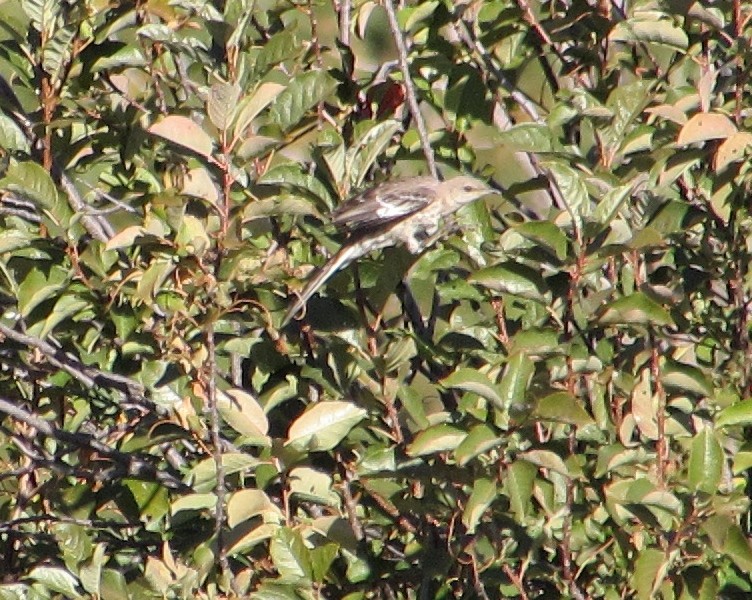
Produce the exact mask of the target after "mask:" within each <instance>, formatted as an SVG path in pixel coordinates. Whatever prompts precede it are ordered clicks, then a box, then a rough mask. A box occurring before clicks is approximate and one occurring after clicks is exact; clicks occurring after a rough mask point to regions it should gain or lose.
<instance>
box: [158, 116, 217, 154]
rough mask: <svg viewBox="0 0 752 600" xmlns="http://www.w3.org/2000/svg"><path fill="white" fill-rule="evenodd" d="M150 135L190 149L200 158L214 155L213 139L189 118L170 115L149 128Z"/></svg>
mask: <svg viewBox="0 0 752 600" xmlns="http://www.w3.org/2000/svg"><path fill="white" fill-rule="evenodd" d="M149 133H152V134H154V135H158V136H159V137H162V138H164V139H166V140H169V141H170V142H172V143H174V144H177V145H179V146H183V147H184V148H188V150H192V151H193V152H195V153H196V154H198V155H200V156H204V157H207V156H209V155H211V153H212V146H213V144H212V139H211V138H210V137H209V134H207V133H206V132H205V131H204V130H203V129H202V128H201V127H200V126H199V125H197V124H196V123H195V122H194V121H192V120H191V119H189V118H188V117H183V116H180V115H170V116H167V117H164V118H163V119H160V120H159V121H157V122H156V123H154V124H153V125H152V126H151V127H149Z"/></svg>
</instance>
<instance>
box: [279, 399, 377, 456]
mask: <svg viewBox="0 0 752 600" xmlns="http://www.w3.org/2000/svg"><path fill="white" fill-rule="evenodd" d="M365 416H366V411H365V410H363V409H362V408H359V407H357V406H355V405H354V404H351V403H350V402H338V401H326V402H319V403H318V404H314V405H313V406H312V407H311V408H310V409H308V410H307V411H306V412H304V413H303V414H302V415H301V416H299V417H298V418H297V419H295V421H294V422H293V424H292V425H290V429H289V431H288V432H287V441H286V442H285V445H286V446H293V447H294V448H296V449H299V450H310V451H315V452H321V451H325V450H331V449H332V448H334V447H335V446H336V445H337V444H339V443H340V442H341V441H342V440H343V439H344V437H345V436H346V435H347V434H348V433H349V432H350V430H351V429H352V428H353V427H355V425H357V424H358V423H359V422H360V421H361V420H362V419H363V418H364V417H365Z"/></svg>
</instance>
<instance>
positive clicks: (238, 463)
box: [188, 452, 261, 493]
mask: <svg viewBox="0 0 752 600" xmlns="http://www.w3.org/2000/svg"><path fill="white" fill-rule="evenodd" d="M260 463H261V461H259V459H257V458H255V457H253V456H251V455H250V454H244V453H242V452H228V453H226V454H223V455H222V466H223V467H224V471H225V476H226V477H228V476H230V475H232V474H234V473H241V472H244V471H251V470H253V469H255V468H256V467H257V466H258V465H259V464H260ZM188 477H189V480H192V482H193V489H194V490H195V491H196V492H199V493H201V492H208V491H209V490H211V489H213V488H214V485H215V484H216V481H217V465H216V463H215V462H214V458H213V457H212V458H205V459H204V460H202V461H201V462H199V463H198V464H197V465H196V466H195V467H193V469H191V471H190V473H189V476H188Z"/></svg>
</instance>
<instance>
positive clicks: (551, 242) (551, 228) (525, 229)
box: [514, 221, 569, 261]
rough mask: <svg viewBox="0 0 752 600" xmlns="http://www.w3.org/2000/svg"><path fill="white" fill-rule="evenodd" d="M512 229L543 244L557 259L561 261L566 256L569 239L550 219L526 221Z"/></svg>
mask: <svg viewBox="0 0 752 600" xmlns="http://www.w3.org/2000/svg"><path fill="white" fill-rule="evenodd" d="M514 231H516V232H517V233H519V234H520V235H521V236H522V237H525V238H527V239H529V240H531V241H532V242H535V243H536V244H538V245H540V246H543V247H544V249H545V250H547V251H548V252H549V253H551V254H552V255H553V256H555V257H556V258H557V259H558V260H561V261H563V260H564V259H565V258H566V257H567V247H568V245H569V240H568V239H567V236H566V235H564V232H563V231H562V230H561V228H560V227H557V226H556V225H554V224H553V223H551V222H550V221H528V222H525V223H522V224H521V225H518V226H517V227H515V228H514Z"/></svg>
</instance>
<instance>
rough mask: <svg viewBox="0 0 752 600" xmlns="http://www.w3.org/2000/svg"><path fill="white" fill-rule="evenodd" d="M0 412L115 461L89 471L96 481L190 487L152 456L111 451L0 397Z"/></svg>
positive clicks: (56, 437) (177, 488) (174, 487)
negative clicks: (130, 480)
mask: <svg viewBox="0 0 752 600" xmlns="http://www.w3.org/2000/svg"><path fill="white" fill-rule="evenodd" d="M0 412H2V413H5V414H6V415H8V416H10V417H13V418H14V419H16V420H18V421H21V422H22V423H26V424H27V425H29V426H31V427H34V428H35V429H36V430H37V432H38V433H40V434H41V435H43V436H46V437H51V438H53V439H56V440H59V441H61V442H64V443H66V444H70V445H72V446H75V447H76V448H79V449H80V448H87V449H89V450H92V451H94V452H96V454H97V455H98V456H100V457H102V458H105V459H108V460H110V461H112V462H113V463H115V464H116V467H114V468H111V469H103V470H102V471H100V472H99V473H97V474H92V478H93V479H95V480H97V481H107V480H112V479H114V478H115V477H131V478H133V479H139V480H142V481H157V482H158V483H159V484H161V485H163V486H164V487H166V488H169V489H174V490H180V491H183V492H188V491H190V487H188V486H187V485H185V484H184V483H183V482H182V481H180V479H179V478H178V477H176V476H174V475H172V474H170V473H167V472H165V471H161V470H158V469H157V468H156V467H155V466H154V465H153V464H151V462H149V460H152V459H155V458H156V457H148V459H149V460H147V455H141V456H139V455H136V454H131V453H125V452H120V451H119V450H114V449H113V448H110V447H109V446H107V445H106V444H103V443H102V442H100V441H98V440H96V439H95V438H94V437H93V436H91V435H88V434H86V433H71V432H70V431H65V430H63V429H60V428H59V427H57V426H55V425H53V424H52V423H50V422H49V421H47V420H45V419H42V418H41V417H39V416H38V415H35V414H33V413H30V412H27V411H25V410H24V409H22V408H21V407H19V406H18V405H17V404H16V403H15V402H12V401H11V400H6V399H4V398H0Z"/></svg>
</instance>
